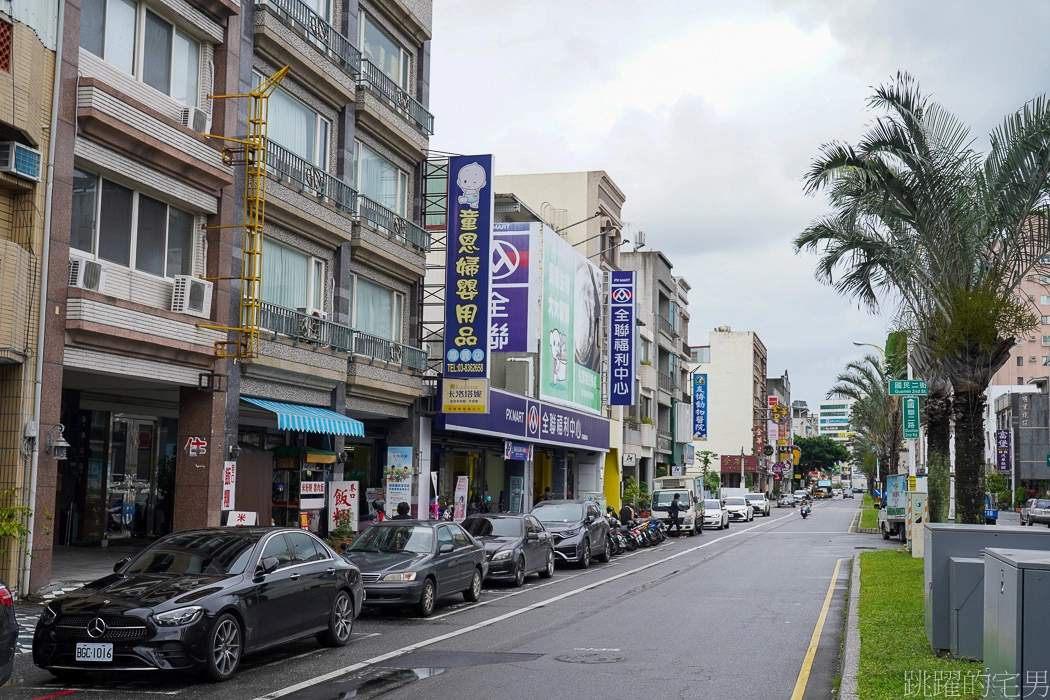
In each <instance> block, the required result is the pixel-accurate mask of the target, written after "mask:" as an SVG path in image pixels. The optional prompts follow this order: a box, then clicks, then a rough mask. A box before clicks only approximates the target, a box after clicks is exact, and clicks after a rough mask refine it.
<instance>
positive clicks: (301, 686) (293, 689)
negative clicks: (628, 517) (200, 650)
mask: <svg viewBox="0 0 1050 700" xmlns="http://www.w3.org/2000/svg"><path fill="white" fill-rule="evenodd" d="M781 520H784V518H777V519H776V520H770V519H766V520H763V521H762V522H760V523H756V524H755V525H752V526H751V527H749V528H746V529H743V530H737V531H736V532H733V533H731V534H728V535H725V536H723V537H719V538H717V539H713V540H709V541H707V542H704V543H703V544H700V545H697V546H696V547H691V548H689V549H683V550H682V551H680V552H676V553H675V554H671V555H668V556H666V557H664V558H663V559H657V560H655V561H651V562H649V563H648V564H643V565H641V566H638V567H636V568H634V569H629V570H628V571H622V572H620V573H618V574H615V575H614V576H609V577H608V578H604V579H601V580H599V581H594V582H592V583H588V584H587V585H585V586H581V587H579V588H574V589H573V590H571V591H566V592H565V593H561V594H559V595H556V596H554V597H553V598H548V599H547V600H542V601H540V602H538V603H533V604H532V605H527V606H525V607H524V608H518V609H517V610H511V611H510V612H508V613H504V614H502V615H498V616H496V617H493V618H489V619H488V620H483V621H481V622H478V623H475V624H473V625H469V626H467V627H463V628H461V629H458V630H454V631H452V632H446V633H445V634H439V635H437V636H436V637H431V638H430V639H424V640H423V641H421V642H416V643H415V644H409V645H408V646H403V647H401V648H400V649H395V650H393V651H390V652H387V653H386V654H380V655H379V656H375V657H372V658H371V659H366V660H365V661H359V662H358V663H356V664H351V665H350V666H347V667H346V668H341V669H338V670H336V671H331V672H329V673H326V674H324V675H321V676H317V677H315V678H311V679H310V680H306V681H302V682H301V683H296V684H295V685H290V686H288V687H287V688H281V689H280V690H275V691H273V692H272V693H267V694H266V695H263V696H260V697H258V698H256V699H255V700H276V698H281V697H284V696H285V695H291V694H292V693H297V692H299V691H300V690H305V689H306V688H310V687H312V686H315V685H319V684H321V683H324V682H326V681H330V680H332V679H334V678H339V677H340V676H345V675H347V674H349V673H353V672H354V671H360V670H361V669H363V668H366V667H368V666H372V665H374V664H379V663H383V662H384V661H389V660H391V659H396V658H397V657H399V656H404V655H405V654H408V653H410V652H413V651H416V650H417V649H423V648H425V647H428V646H430V645H432V644H437V643H438V642H443V641H445V640H448V639H455V638H456V637H459V636H462V635H464V634H468V633H470V632H474V631H477V630H479V629H483V628H485V627H489V626H490V625H494V624H496V623H497V622H503V621H504V620H509V619H511V618H512V617H517V616H518V615H524V614H525V613H527V612H532V611H533V610H538V609H539V608H543V607H546V606H548V605H550V604H551V603H556V602H558V601H560V600H565V599H566V598H571V597H572V596H575V595H579V594H580V593H583V592H585V591H589V590H592V589H594V588H598V587H599V586H603V585H605V584H607V583H611V582H613V581H617V580H619V579H621V578H625V577H627V576H630V575H632V574H636V573H638V572H639V571H645V570H646V569H651V568H652V567H654V566H657V565H659V564H663V563H665V562H668V561H671V560H672V559H677V558H678V557H681V556H685V555H686V554H690V553H691V552H695V551H697V550H698V549H703V548H704V547H708V546H710V545H712V544H715V543H717V542H723V541H725V540H727V539H729V538H730V537H736V536H738V535H743V534H746V533H748V532H751V531H752V530H755V529H757V528H760V527H762V526H763V525H767V524H769V523H775V522H779V521H781ZM839 561H840V562H841V560H839ZM835 571H836V572H837V571H838V565H836V568H835ZM821 619H822V621H823V618H821Z"/></svg>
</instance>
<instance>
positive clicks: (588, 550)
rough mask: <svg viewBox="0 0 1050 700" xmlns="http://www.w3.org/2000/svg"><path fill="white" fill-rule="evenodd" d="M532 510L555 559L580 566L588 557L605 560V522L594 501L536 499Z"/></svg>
mask: <svg viewBox="0 0 1050 700" xmlns="http://www.w3.org/2000/svg"><path fill="white" fill-rule="evenodd" d="M532 514H533V515H534V516H536V518H537V519H538V520H539V521H540V522H541V523H543V526H544V527H545V528H547V530H548V531H549V532H550V533H551V538H552V539H553V541H554V554H555V556H557V557H558V559H559V561H564V562H573V563H575V564H576V565H577V566H579V567H580V568H581V569H586V568H587V567H588V566H590V565H591V558H592V557H597V558H598V561H600V562H603V563H608V561H609V559H610V557H611V556H612V552H611V551H609V523H608V522H607V521H606V520H605V518H604V517H602V511H601V508H600V507H599V506H598V504H597V503H596V502H594V501H582V500H576V501H540V502H539V503H537V504H536V506H535V507H534V508H533V509H532Z"/></svg>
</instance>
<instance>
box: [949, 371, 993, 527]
mask: <svg viewBox="0 0 1050 700" xmlns="http://www.w3.org/2000/svg"><path fill="white" fill-rule="evenodd" d="M985 402H986V399H985V396H984V391H982V390H978V389H976V388H968V389H966V390H963V391H959V390H956V392H955V406H954V408H955V522H957V523H969V524H981V523H984V407H985Z"/></svg>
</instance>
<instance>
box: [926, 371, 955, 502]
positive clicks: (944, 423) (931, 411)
mask: <svg viewBox="0 0 1050 700" xmlns="http://www.w3.org/2000/svg"><path fill="white" fill-rule="evenodd" d="M951 410H952V400H951V396H950V395H949V394H948V392H947V391H945V392H943V393H936V394H934V393H931V394H930V397H929V398H928V399H926V436H927V440H928V446H929V455H928V460H927V465H926V467H927V479H926V481H927V488H928V490H929V496H928V498H929V503H930V522H931V523H945V522H948V505H949V504H948V501H949V498H950V495H951V484H950V476H949V467H950V465H951V455H950V439H951Z"/></svg>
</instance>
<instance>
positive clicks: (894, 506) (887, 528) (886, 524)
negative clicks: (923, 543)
mask: <svg viewBox="0 0 1050 700" xmlns="http://www.w3.org/2000/svg"><path fill="white" fill-rule="evenodd" d="M882 502H883V506H882V508H880V509H879V532H880V533H882V539H884V540H888V539H889V538H891V537H897V538H899V539H900V541H901V542H904V541H906V540H907V537H908V531H907V515H906V513H907V508H908V475H907V474H894V475H892V476H887V477H886V493H884V494H883V495H882Z"/></svg>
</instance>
